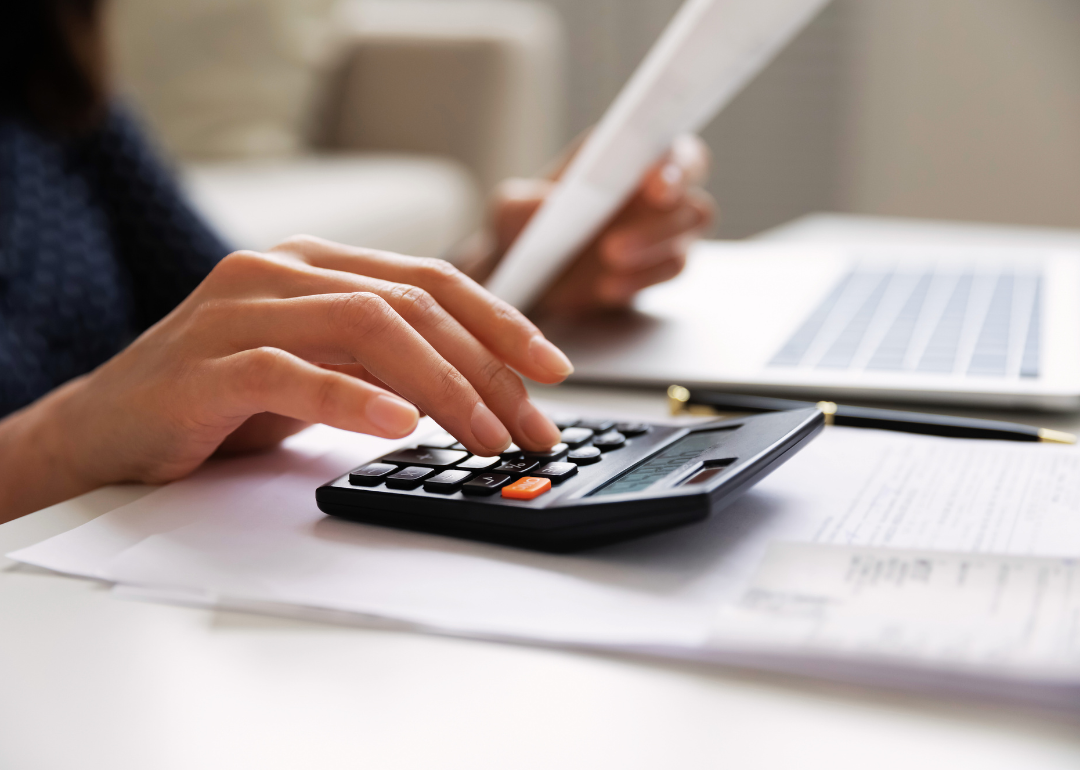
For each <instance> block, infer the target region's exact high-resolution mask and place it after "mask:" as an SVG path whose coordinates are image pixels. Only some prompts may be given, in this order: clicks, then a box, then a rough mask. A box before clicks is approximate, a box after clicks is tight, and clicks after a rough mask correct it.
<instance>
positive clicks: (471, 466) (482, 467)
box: [454, 455, 502, 471]
mask: <svg viewBox="0 0 1080 770" xmlns="http://www.w3.org/2000/svg"><path fill="white" fill-rule="evenodd" d="M501 462H502V458H501V457H480V455H473V456H472V457H470V458H469V459H468V460H466V461H465V462H463V463H458V464H457V465H455V466H454V467H455V468H462V469H466V468H467V469H468V470H470V471H486V470H490V469H492V468H494V467H495V466H496V465H498V464H499V463H501Z"/></svg>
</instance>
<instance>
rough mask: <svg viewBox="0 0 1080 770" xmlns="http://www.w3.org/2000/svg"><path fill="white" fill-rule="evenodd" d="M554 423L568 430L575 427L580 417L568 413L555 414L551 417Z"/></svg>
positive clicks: (561, 428)
mask: <svg viewBox="0 0 1080 770" xmlns="http://www.w3.org/2000/svg"><path fill="white" fill-rule="evenodd" d="M549 419H550V420H551V421H552V422H553V423H555V424H556V425H558V426H559V430H566V429H567V428H573V427H574V426H575V425H577V424H578V423H579V422H580V421H581V418H580V417H571V416H569V415H566V414H553V415H551V417H550V418H549Z"/></svg>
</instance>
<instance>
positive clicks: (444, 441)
mask: <svg viewBox="0 0 1080 770" xmlns="http://www.w3.org/2000/svg"><path fill="white" fill-rule="evenodd" d="M456 443H457V439H456V438H454V437H453V436H451V435H450V434H449V433H447V432H446V431H445V430H441V431H439V432H438V433H432V434H431V435H430V436H428V437H427V438H425V439H424V440H423V441H421V442H420V444H419V445H420V446H422V447H427V448H428V449H449V448H450V447H452V446H453V445H454V444H456Z"/></svg>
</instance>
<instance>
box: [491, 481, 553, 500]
mask: <svg viewBox="0 0 1080 770" xmlns="http://www.w3.org/2000/svg"><path fill="white" fill-rule="evenodd" d="M550 491H551V479H539V478H535V477H533V476H526V477H525V478H523V479H518V480H517V481H515V482H514V483H513V484H511V485H510V486H508V487H503V491H502V496H503V497H505V498H507V499H509V500H535V499H536V498H538V497H540V495H542V494H544V493H545V492H550Z"/></svg>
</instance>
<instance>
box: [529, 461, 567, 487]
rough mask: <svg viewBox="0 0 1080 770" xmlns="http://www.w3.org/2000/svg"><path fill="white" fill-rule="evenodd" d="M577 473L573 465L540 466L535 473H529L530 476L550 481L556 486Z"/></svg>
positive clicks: (549, 464)
mask: <svg viewBox="0 0 1080 770" xmlns="http://www.w3.org/2000/svg"><path fill="white" fill-rule="evenodd" d="M575 473H577V466H576V465H574V464H573V463H548V464H547V465H541V466H540V467H539V468H537V469H536V470H535V471H530V472H529V475H530V476H539V477H540V478H542V479H551V480H552V482H554V483H556V484H558V483H559V482H560V481H563V480H565V479H568V478H570V477H571V476H573V475H574V474H575Z"/></svg>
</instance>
